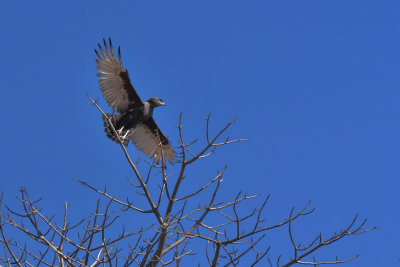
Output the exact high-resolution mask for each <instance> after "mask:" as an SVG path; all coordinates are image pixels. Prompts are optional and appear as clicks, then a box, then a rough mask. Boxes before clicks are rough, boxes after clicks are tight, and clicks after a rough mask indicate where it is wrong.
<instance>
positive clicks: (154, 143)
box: [130, 119, 175, 164]
mask: <svg viewBox="0 0 400 267" xmlns="http://www.w3.org/2000/svg"><path fill="white" fill-rule="evenodd" d="M149 121H150V123H149ZM153 123H154V124H153ZM154 125H155V126H156V127H157V124H156V123H155V122H154V120H153V119H149V120H147V121H144V122H143V123H139V124H138V125H137V126H136V127H135V130H134V132H133V133H132V134H131V136H130V138H131V140H132V143H133V144H134V145H135V146H136V148H137V149H139V150H140V151H142V152H143V153H144V154H146V155H147V156H148V157H149V158H153V157H154V156H155V160H156V163H157V164H158V163H159V161H160V159H161V158H162V156H163V155H164V158H165V159H168V161H169V162H170V163H171V164H172V163H173V160H174V159H175V152H174V150H173V149H172V147H171V145H170V144H169V142H168V139H167V138H166V137H165V136H164V134H163V133H162V132H161V130H160V129H159V128H158V127H157V128H156V129H155V130H154V128H153V127H154ZM161 149H162V152H161Z"/></svg>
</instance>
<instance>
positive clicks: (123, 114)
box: [94, 38, 175, 164]
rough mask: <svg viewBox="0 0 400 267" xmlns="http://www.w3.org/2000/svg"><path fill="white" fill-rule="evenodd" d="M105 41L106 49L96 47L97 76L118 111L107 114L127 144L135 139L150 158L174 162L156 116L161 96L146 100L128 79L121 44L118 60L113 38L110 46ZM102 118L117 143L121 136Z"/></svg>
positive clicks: (170, 149)
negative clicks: (155, 110) (155, 109)
mask: <svg viewBox="0 0 400 267" xmlns="http://www.w3.org/2000/svg"><path fill="white" fill-rule="evenodd" d="M103 42H104V48H102V47H101V45H100V44H98V46H99V50H100V52H99V51H97V50H96V49H95V50H94V51H95V52H96V55H97V57H98V58H97V59H96V63H97V70H98V71H99V73H98V74H97V76H98V77H99V78H100V80H99V84H100V90H101V92H102V94H103V96H104V98H105V99H106V101H107V104H108V105H109V106H110V107H112V108H113V110H115V111H116V112H117V113H107V114H106V116H107V117H108V119H109V120H110V122H111V123H112V125H113V126H114V128H115V130H116V131H117V132H118V134H119V136H120V139H121V141H122V143H123V144H124V145H125V146H127V145H128V143H129V140H132V143H133V144H134V145H135V146H136V148H137V149H139V150H140V151H142V152H143V153H144V154H146V155H147V156H148V157H150V158H153V157H155V161H156V163H157V164H158V162H159V161H160V159H162V157H164V159H168V161H169V162H170V163H172V161H173V160H174V159H175V152H174V150H173V149H172V147H171V145H170V144H169V141H168V138H167V137H165V135H164V134H163V133H162V131H161V130H160V128H159V127H158V126H157V124H156V122H155V121H154V119H153V109H154V108H156V107H159V106H164V105H165V103H164V102H163V101H162V100H161V99H160V98H158V97H152V98H150V99H148V100H147V101H145V102H143V101H142V100H141V99H140V97H139V95H138V93H137V92H136V90H135V88H134V87H133V85H132V83H131V81H130V79H129V74H128V70H126V69H124V67H123V66H122V61H121V52H120V48H119V47H118V59H117V57H116V56H115V53H114V49H113V47H112V43H111V38H110V39H109V45H107V42H106V41H105V40H104V39H103ZM103 121H104V126H105V130H104V131H105V132H106V134H107V137H108V138H110V139H111V140H113V141H115V142H117V143H118V142H119V140H118V137H117V136H116V135H115V133H114V131H113V130H112V127H111V125H110V122H109V121H108V120H107V118H106V117H105V116H104V115H103ZM161 162H165V160H162V161H161Z"/></svg>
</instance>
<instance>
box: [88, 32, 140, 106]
mask: <svg viewBox="0 0 400 267" xmlns="http://www.w3.org/2000/svg"><path fill="white" fill-rule="evenodd" d="M103 42H104V49H103V48H102V47H101V45H100V44H98V46H99V50H100V53H99V52H98V51H97V50H95V53H96V55H97V57H98V59H96V63H97V70H98V71H99V73H98V74H97V77H99V78H100V80H99V84H100V90H101V92H102V93H103V96H104V98H105V99H106V101H107V104H108V105H109V106H111V107H112V108H113V109H114V110H116V111H118V112H120V113H124V112H126V111H128V109H129V108H130V107H132V106H139V105H142V104H143V102H142V100H141V99H140V97H139V95H138V94H137V92H136V90H135V88H134V87H133V85H132V83H131V81H130V78H129V74H128V71H127V70H125V69H124V67H123V66H122V62H121V53H120V49H119V48H118V58H119V60H118V59H117V58H116V56H115V53H114V50H113V47H112V43H111V39H109V46H110V47H108V45H107V43H106V41H105V40H104V39H103Z"/></svg>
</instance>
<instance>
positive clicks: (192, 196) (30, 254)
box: [0, 97, 375, 266]
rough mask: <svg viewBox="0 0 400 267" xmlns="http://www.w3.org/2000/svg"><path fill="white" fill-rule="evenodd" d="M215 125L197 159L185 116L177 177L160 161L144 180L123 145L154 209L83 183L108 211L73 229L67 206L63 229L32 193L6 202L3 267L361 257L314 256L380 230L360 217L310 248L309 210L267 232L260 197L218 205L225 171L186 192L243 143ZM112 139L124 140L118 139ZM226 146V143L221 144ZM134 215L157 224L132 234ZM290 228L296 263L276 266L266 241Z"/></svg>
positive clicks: (0, 227) (1, 227) (1, 213)
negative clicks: (220, 156) (300, 238)
mask: <svg viewBox="0 0 400 267" xmlns="http://www.w3.org/2000/svg"><path fill="white" fill-rule="evenodd" d="M89 99H90V101H91V103H92V104H93V105H94V106H95V107H96V108H97V109H98V110H99V111H100V112H101V113H102V114H103V116H105V117H106V118H107V116H106V114H105V113H104V112H103V111H102V110H101V108H100V107H99V106H98V104H97V103H96V102H95V101H93V100H92V99H91V98H90V97H89ZM209 122H210V115H209V116H208V117H207V118H206V126H205V128H206V131H205V132H206V138H205V139H206V140H205V145H204V146H202V148H201V149H200V150H199V151H198V152H193V151H192V147H193V144H194V143H195V142H196V141H197V139H196V140H194V141H192V142H186V141H185V140H184V136H183V131H182V129H183V125H182V114H181V115H180V117H179V124H178V127H177V128H178V134H179V145H178V147H177V150H179V158H178V159H177V161H176V168H178V169H179V171H178V173H177V174H176V175H173V174H168V173H167V170H166V169H165V162H162V164H161V165H159V166H158V165H156V164H155V163H154V161H153V162H152V163H150V162H148V168H147V172H146V173H145V174H144V173H140V172H139V170H138V168H137V162H134V161H133V160H132V158H131V156H130V155H129V153H128V151H127V150H126V147H125V146H124V145H122V144H121V143H122V142H121V139H119V141H120V144H121V149H122V151H123V153H124V155H125V158H126V160H127V161H128V163H129V165H130V167H131V168H132V170H133V173H134V177H135V179H130V178H128V183H129V184H130V186H132V187H134V188H135V189H137V190H138V192H137V193H138V195H137V196H136V197H143V198H145V200H146V202H147V204H148V205H147V207H138V206H137V205H135V204H134V202H133V201H131V200H129V198H128V197H125V198H122V197H120V196H115V195H113V194H111V193H109V192H108V191H107V189H106V188H104V189H99V188H96V187H94V186H93V185H90V184H88V183H87V182H85V181H82V180H76V181H77V182H79V183H80V184H82V185H83V186H85V187H87V188H89V189H90V190H93V191H95V192H96V193H98V194H99V195H100V198H101V199H103V203H104V202H105V205H104V207H102V206H103V205H102V204H101V200H100V199H99V200H97V203H96V207H95V210H94V212H93V213H90V214H89V215H88V216H87V217H84V218H81V219H79V220H77V221H76V222H74V223H71V222H70V221H69V219H68V205H67V203H65V207H64V214H63V216H62V219H61V221H59V222H57V220H56V216H55V215H52V216H47V215H45V213H44V212H43V211H42V210H41V209H40V207H39V202H40V199H39V200H32V199H31V197H30V195H29V194H28V192H27V190H26V189H25V188H22V189H21V190H20V196H19V198H18V199H19V201H20V204H21V207H22V209H21V211H16V210H15V209H11V208H9V207H8V206H4V205H2V200H3V195H1V197H0V207H2V209H1V210H0V243H1V244H2V245H3V250H2V252H0V263H3V264H7V265H8V266H15V265H18V266H39V265H41V264H42V265H47V266H97V265H99V264H102V265H103V266H104V265H107V266H120V265H123V266H130V265H133V266H134V265H140V266H157V265H159V266H165V265H169V264H174V265H176V266H180V264H183V261H184V260H185V259H187V258H190V257H191V256H192V257H193V255H196V256H195V258H194V259H196V260H197V259H201V258H202V259H203V260H202V261H204V260H207V261H208V264H209V265H210V266H237V265H240V264H242V266H254V265H256V264H257V263H260V264H262V265H265V264H266V263H269V265H270V266H274V265H276V266H291V265H294V264H296V263H297V264H309V265H319V264H336V263H344V262H347V261H350V260H353V259H355V258H357V257H358V255H355V256H354V257H352V258H348V259H343V260H340V259H338V258H335V259H334V260H332V261H317V260H316V259H315V258H314V257H313V255H314V252H315V251H317V250H318V249H320V248H321V247H324V246H329V245H330V244H332V243H334V242H337V241H339V240H341V239H342V238H343V237H345V236H356V235H359V234H363V233H366V232H368V231H370V230H373V229H375V227H372V228H369V229H366V228H364V226H365V223H366V220H364V221H361V222H358V221H357V215H356V216H355V217H354V219H353V220H352V221H351V222H350V223H349V225H347V226H346V227H345V228H344V229H342V230H340V231H339V232H336V233H334V234H332V235H331V236H328V237H326V238H323V237H322V234H319V235H318V236H316V237H314V238H312V241H311V242H310V243H308V244H306V245H299V244H298V243H297V241H296V240H295V238H294V235H293V223H294V221H297V220H298V219H299V218H300V217H303V216H306V215H309V214H310V213H312V212H313V211H314V210H313V209H310V208H309V205H310V203H307V204H306V205H305V206H304V207H303V208H301V209H299V210H297V211H296V210H295V208H293V209H292V210H291V211H290V213H289V215H288V217H287V218H283V219H281V220H280V222H279V223H276V224H267V223H266V221H265V219H264V217H263V211H264V208H265V207H266V205H267V203H268V199H269V196H266V197H265V198H264V199H263V200H261V201H260V203H259V204H258V206H256V207H255V208H254V209H249V208H248V207H249V204H246V203H247V202H249V201H251V200H252V199H256V198H260V197H261V196H260V195H247V194H244V193H242V192H239V193H237V194H236V196H235V197H234V198H232V199H231V200H224V201H220V200H218V197H217V195H218V192H219V190H220V188H221V183H222V178H223V175H224V173H225V170H226V167H225V168H223V169H222V170H221V171H219V172H218V173H217V174H216V175H215V177H213V178H211V179H210V180H209V181H208V182H206V183H204V184H203V185H202V186H200V187H199V188H198V189H197V190H194V191H193V192H186V191H187V190H185V189H184V187H183V186H182V185H183V181H184V179H193V178H192V177H187V178H186V173H187V172H186V170H187V169H189V168H192V166H195V163H196V162H197V161H198V160H200V159H205V158H207V157H208V156H210V155H211V154H213V153H215V150H216V148H217V147H223V146H225V145H228V144H232V143H237V142H241V141H244V139H234V140H230V139H228V138H223V135H224V134H225V132H226V131H227V130H228V128H229V127H230V126H231V125H232V124H233V123H234V121H231V122H229V123H228V124H227V125H225V127H223V128H222V129H221V130H220V131H219V132H218V133H217V134H216V135H215V136H213V137H211V136H210V129H209V128H210V126H209ZM110 125H112V123H110ZM113 131H114V133H115V134H116V136H118V138H120V137H119V135H118V133H117V131H116V130H115V129H113ZM221 139H222V140H223V141H219V140H221ZM153 173H156V175H159V177H160V179H159V184H158V185H153V184H151V182H150V176H151V175H152V174H153ZM198 203H200V204H198ZM252 203H253V202H252ZM111 206H113V207H114V209H112V208H111ZM4 207H5V209H4ZM115 208H117V209H115ZM132 213H133V214H141V215H143V216H150V217H151V218H152V220H153V223H151V224H149V225H141V223H140V222H139V223H136V225H135V224H132V223H130V224H129V228H133V227H136V228H135V229H133V230H132V229H129V230H130V231H127V230H126V229H125V226H124V221H123V217H124V216H125V215H127V214H132ZM125 223H126V222H125ZM283 227H287V229H288V235H289V239H290V241H291V243H292V247H293V255H286V256H279V257H277V258H276V259H272V258H270V257H269V256H268V252H269V251H270V247H269V246H267V245H266V242H265V239H266V238H265V237H266V233H267V232H268V231H273V230H277V229H281V228H283ZM116 228H120V232H119V233H118V234H115V233H116V231H115V229H116ZM12 231H16V232H18V233H20V234H24V235H25V236H26V238H27V241H25V242H23V241H20V240H16V239H15V240H14V239H12V238H10V237H9V234H11V233H12ZM24 240H26V239H24ZM269 242H270V241H269ZM306 259H311V260H309V261H306ZM199 261H201V260H199ZM186 265H187V264H186Z"/></svg>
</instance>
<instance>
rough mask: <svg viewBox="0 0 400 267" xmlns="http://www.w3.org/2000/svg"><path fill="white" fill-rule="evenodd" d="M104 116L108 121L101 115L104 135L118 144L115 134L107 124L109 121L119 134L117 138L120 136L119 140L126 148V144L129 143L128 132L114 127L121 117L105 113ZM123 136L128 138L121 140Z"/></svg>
mask: <svg viewBox="0 0 400 267" xmlns="http://www.w3.org/2000/svg"><path fill="white" fill-rule="evenodd" d="M106 116H107V118H108V119H109V120H107V118H106V117H105V116H104V115H102V119H103V121H104V127H105V128H104V132H105V133H106V135H107V137H108V138H110V139H111V140H112V141H114V142H116V143H119V141H118V137H117V136H116V134H115V132H114V131H113V129H112V127H111V125H110V123H109V121H110V122H111V123H112V125H113V126H114V128H115V130H116V131H117V132H119V136H120V139H121V141H122V142H123V144H124V145H125V146H127V145H128V143H129V133H128V132H129V130H128V129H123V128H121V129H117V126H116V125H117V122H118V120H119V119H120V118H121V116H122V115H121V114H111V113H106ZM123 136H128V137H126V138H123Z"/></svg>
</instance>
